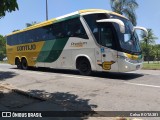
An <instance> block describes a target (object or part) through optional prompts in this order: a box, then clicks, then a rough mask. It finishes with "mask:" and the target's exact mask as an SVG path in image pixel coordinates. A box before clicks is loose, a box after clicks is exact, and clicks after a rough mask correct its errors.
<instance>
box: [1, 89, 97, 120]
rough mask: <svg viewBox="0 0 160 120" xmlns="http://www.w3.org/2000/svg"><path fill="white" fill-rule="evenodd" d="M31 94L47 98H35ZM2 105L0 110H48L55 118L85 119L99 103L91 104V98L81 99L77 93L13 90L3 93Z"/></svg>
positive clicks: (67, 119)
mask: <svg viewBox="0 0 160 120" xmlns="http://www.w3.org/2000/svg"><path fill="white" fill-rule="evenodd" d="M0 91H1V89H0ZM31 96H36V97H38V98H47V99H46V100H42V99H37V98H36V99H35V97H31ZM11 99H12V101H11ZM0 106H3V107H0V111H29V112H31V111H39V112H42V111H48V112H49V115H50V116H52V115H53V116H54V117H56V118H54V120H70V119H72V120H84V119H87V118H88V117H90V116H92V115H93V114H94V111H93V108H96V107H97V105H90V104H89V99H81V98H79V97H78V96H77V95H75V94H70V93H68V92H67V93H62V92H56V93H48V92H45V91H41V90H31V91H29V92H28V93H27V94H17V93H15V92H11V91H10V92H4V93H1V94H0ZM4 108H6V109H4ZM86 111H87V112H86ZM42 115H43V113H42ZM66 117H68V118H66ZM71 117H72V118H71ZM43 120H44V119H43ZM47 120H48V119H47Z"/></svg>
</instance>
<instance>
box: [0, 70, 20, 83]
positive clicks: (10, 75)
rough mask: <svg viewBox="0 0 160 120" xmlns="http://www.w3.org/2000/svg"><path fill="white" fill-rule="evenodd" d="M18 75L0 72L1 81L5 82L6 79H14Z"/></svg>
mask: <svg viewBox="0 0 160 120" xmlns="http://www.w3.org/2000/svg"><path fill="white" fill-rule="evenodd" d="M17 75H18V74H16V73H14V72H3V71H0V81H3V80H5V79H8V78H13V77H14V76H17Z"/></svg>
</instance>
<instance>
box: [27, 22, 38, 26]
mask: <svg viewBox="0 0 160 120" xmlns="http://www.w3.org/2000/svg"><path fill="white" fill-rule="evenodd" d="M37 23H38V22H36V21H34V22H31V23H26V27H30V26H32V25H35V24H37Z"/></svg>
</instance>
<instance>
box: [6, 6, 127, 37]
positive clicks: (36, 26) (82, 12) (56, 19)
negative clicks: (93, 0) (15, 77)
mask: <svg viewBox="0 0 160 120" xmlns="http://www.w3.org/2000/svg"><path fill="white" fill-rule="evenodd" d="M91 13H108V14H114V15H117V16H120V17H123V18H126V17H124V16H122V15H120V14H118V13H115V12H112V11H108V10H103V9H85V10H79V11H76V12H73V13H70V14H67V15H64V16H60V17H57V18H53V19H50V20H48V21H44V22H41V23H38V24H35V25H33V26H30V27H27V28H25V29H23V30H19V31H15V32H12V33H11V34H9V35H7V36H10V35H13V34H17V33H21V32H25V31H28V30H32V29H36V28H40V27H43V26H47V25H50V24H53V23H55V22H59V21H64V20H66V19H67V18H68V19H69V18H70V17H72V16H76V15H77V16H79V15H82V14H86V15H87V14H91ZM126 19H127V18H126Z"/></svg>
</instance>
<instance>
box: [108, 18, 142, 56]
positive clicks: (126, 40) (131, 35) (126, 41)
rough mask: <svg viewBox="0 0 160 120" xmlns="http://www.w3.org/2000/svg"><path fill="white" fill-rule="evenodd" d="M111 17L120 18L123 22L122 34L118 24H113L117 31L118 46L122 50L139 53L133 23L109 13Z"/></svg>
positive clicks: (139, 49) (137, 39)
mask: <svg viewBox="0 0 160 120" xmlns="http://www.w3.org/2000/svg"><path fill="white" fill-rule="evenodd" d="M111 18H115V19H120V20H122V21H123V22H124V24H125V33H124V34H122V33H121V32H120V31H119V29H118V25H117V24H114V26H115V28H116V30H118V33H119V42H120V46H121V48H122V49H123V50H126V51H129V52H132V53H139V52H141V48H140V44H139V38H138V35H137V33H136V32H135V31H133V25H132V23H131V22H130V21H129V20H127V19H125V18H122V17H119V16H115V15H111Z"/></svg>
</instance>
